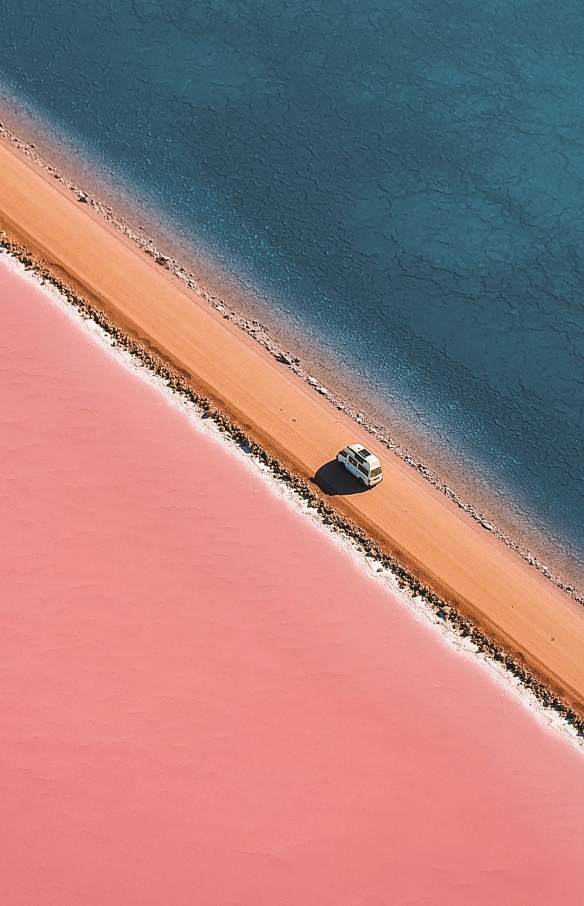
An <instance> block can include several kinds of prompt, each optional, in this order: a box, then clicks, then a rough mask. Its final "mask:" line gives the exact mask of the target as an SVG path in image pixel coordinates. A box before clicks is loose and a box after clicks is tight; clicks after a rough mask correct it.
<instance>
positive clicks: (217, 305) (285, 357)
mask: <svg viewBox="0 0 584 906" xmlns="http://www.w3.org/2000/svg"><path fill="white" fill-rule="evenodd" d="M0 135H3V136H4V137H5V138H7V139H8V141H9V142H10V143H11V144H12V145H13V146H14V147H16V148H18V150H19V151H20V152H21V153H23V154H24V155H25V156H26V157H27V158H29V160H31V161H33V162H34V163H35V164H36V165H37V166H39V167H41V168H42V169H43V170H45V171H46V172H47V173H50V174H51V176H53V178H54V179H56V180H58V181H59V182H60V183H61V184H62V185H64V186H65V187H66V188H67V189H69V190H70V191H71V192H74V193H75V194H76V195H77V198H78V200H79V202H80V203H81V204H87V205H89V206H90V207H91V208H92V209H93V210H94V211H95V212H96V213H97V214H99V215H100V216H101V217H103V218H104V220H106V221H107V223H108V224H110V225H111V226H113V227H114V228H115V229H117V230H118V231H119V232H121V233H123V235H124V236H126V238H127V239H129V240H130V241H131V242H133V243H134V244H135V245H137V246H138V247H139V248H140V249H142V251H144V252H146V254H147V255H149V256H150V257H151V258H153V259H154V260H155V261H156V263H157V264H159V265H160V266H161V267H164V268H165V269H166V270H168V271H170V272H171V273H172V274H173V275H174V276H175V277H177V278H178V279H179V280H180V281H181V282H182V283H183V284H184V285H185V286H186V287H188V288H189V289H190V290H192V291H193V292H194V293H196V295H197V296H198V297H199V298H200V299H202V300H204V301H205V302H206V303H207V304H208V305H211V306H212V307H213V308H214V309H215V310H216V311H218V312H220V313H221V314H222V315H223V317H224V318H225V319H226V320H229V321H230V322H231V323H232V324H233V325H234V326H236V327H238V328H239V329H240V330H242V331H244V332H245V333H246V334H247V335H248V336H249V337H251V338H252V339H253V340H255V341H256V342H257V343H258V344H259V345H260V346H262V347H263V348H264V349H265V350H266V351H267V352H269V353H270V355H272V356H273V357H274V358H275V359H276V360H277V361H278V362H281V363H282V364H284V365H286V366H287V367H289V368H290V370H291V371H293V372H294V373H295V374H296V375H297V376H298V377H299V378H301V379H302V380H303V381H305V382H306V383H307V384H308V385H309V386H311V387H312V388H313V389H314V390H316V391H317V392H318V393H320V394H321V395H323V396H326V398H327V399H328V400H330V402H331V403H332V404H333V405H334V406H335V407H336V408H337V409H338V410H339V411H340V412H344V413H345V414H346V415H348V416H349V417H350V418H352V419H353V421H354V422H355V423H356V424H358V425H359V427H360V428H361V429H362V430H364V431H367V433H368V434H371V435H372V436H374V437H375V438H376V440H378V441H379V442H380V443H381V444H382V445H383V446H384V447H385V448H386V449H387V450H390V451H391V452H392V453H394V454H395V455H396V456H398V457H399V458H400V459H401V460H402V461H403V462H405V463H407V464H408V465H409V466H410V467H411V468H413V469H415V470H416V471H417V472H418V474H419V475H421V476H422V477H423V478H424V479H425V480H426V481H428V482H429V483H430V484H431V485H432V486H433V487H434V488H436V489H437V490H438V491H440V492H441V493H442V494H444V495H445V496H446V497H448V498H450V500H452V501H453V503H455V504H456V506H457V507H459V509H461V510H464V512H465V513H467V514H468V515H469V516H470V517H471V518H472V519H474V520H475V522H477V523H478V524H479V525H480V526H482V528H484V529H485V530H486V531H488V532H491V534H493V535H494V536H495V537H496V538H498V539H499V540H500V541H502V542H503V543H504V544H505V545H506V546H507V547H508V548H510V549H511V550H513V551H515V553H517V554H518V555H519V556H520V557H522V558H523V560H525V561H526V562H527V563H529V564H530V566H533V567H534V568H535V569H537V570H538V571H539V572H541V573H542V574H543V575H544V576H545V577H546V578H547V579H548V580H549V581H550V582H553V584H554V585H556V586H557V587H558V588H561V589H562V591H564V592H565V593H566V594H567V595H569V596H570V597H571V598H572V599H573V600H575V601H577V602H578V603H579V604H582V605H584V594H583V593H581V592H580V591H579V590H578V589H577V588H576V587H575V586H574V585H572V584H570V583H569V582H566V581H564V579H562V577H561V576H559V575H556V574H555V573H553V572H552V571H551V570H550V569H549V567H548V566H547V565H546V564H544V563H543V562H542V561H541V560H540V559H538V557H536V556H535V555H534V554H532V553H531V551H530V550H529V549H528V548H527V547H525V546H524V545H522V544H520V543H518V542H517V541H514V540H513V539H512V538H511V537H510V536H509V535H508V534H507V533H506V532H504V531H502V530H501V529H500V528H499V527H498V526H497V525H495V523H494V522H493V521H492V520H490V519H487V517H486V516H485V515H484V514H483V513H481V512H480V511H479V510H477V509H476V507H475V506H473V504H472V503H468V502H466V501H465V500H463V499H462V497H461V496H460V495H459V494H457V492H456V491H455V490H454V489H453V488H451V487H450V486H449V485H448V484H446V483H445V482H444V481H442V480H441V479H440V478H439V477H438V476H437V475H436V474H435V473H434V472H433V471H432V470H431V469H430V468H428V466H426V465H425V464H424V463H422V462H420V461H419V460H418V459H417V458H416V457H414V456H412V455H411V454H410V452H409V451H408V450H407V449H406V448H405V447H403V446H402V445H401V444H399V443H397V442H396V441H395V440H394V439H392V437H391V434H390V431H389V429H388V427H387V426H386V425H379V424H373V423H372V422H370V421H368V419H367V416H366V415H365V413H364V412H363V411H362V410H361V409H359V408H358V407H356V406H353V405H347V404H346V403H345V402H344V401H343V400H342V399H340V398H339V397H338V396H336V395H335V394H334V393H333V392H331V391H330V390H329V389H327V388H326V387H323V386H322V384H321V383H320V381H319V380H317V378H315V377H314V376H313V375H311V374H310V373H309V372H308V371H306V369H305V368H303V366H302V363H301V361H300V359H299V358H298V357H297V356H294V355H292V354H290V353H289V352H287V351H286V350H285V349H284V348H282V346H281V345H280V344H279V343H278V342H276V341H275V340H274V339H273V338H272V337H271V336H270V334H269V331H268V330H267V329H266V327H265V326H264V325H263V324H262V323H261V322H260V321H258V320H256V319H249V318H244V317H242V316H241V315H239V314H238V313H237V312H236V311H234V310H233V307H232V304H231V303H230V304H227V303H226V302H225V301H224V300H223V299H221V298H220V297H218V296H217V295H215V294H213V293H211V292H209V291H208V290H207V289H206V288H205V287H204V285H203V284H202V283H201V281H200V279H199V278H198V277H197V276H196V275H195V274H193V273H190V272H188V271H187V270H186V269H185V268H184V267H182V266H181V265H180V264H179V262H178V261H177V260H176V259H175V258H173V257H170V256H168V255H164V254H162V253H161V252H160V251H159V249H158V248H157V247H156V245H155V243H154V242H153V240H152V239H150V238H149V237H147V236H144V235H143V234H142V233H140V232H136V230H134V229H132V228H131V227H130V226H129V225H128V223H127V222H126V221H125V220H124V219H123V218H121V217H119V216H118V215H117V214H116V213H115V212H114V210H113V209H112V207H111V206H110V205H105V204H102V203H101V202H100V201H99V199H98V198H96V197H95V196H94V195H92V194H90V193H89V192H86V191H85V190H83V189H82V188H80V187H79V186H78V185H77V184H76V183H75V182H73V181H71V180H70V179H68V178H67V177H66V176H65V175H64V174H62V173H61V172H59V170H58V169H57V168H56V167H54V166H53V165H52V164H48V163H47V162H46V161H45V160H44V159H43V157H42V156H41V155H40V154H39V153H38V151H37V150H36V148H35V146H34V143H29V142H26V141H24V140H22V139H21V138H20V137H19V136H18V135H17V134H16V133H15V132H13V131H12V130H10V129H8V128H7V127H6V125H4V124H3V123H1V122H0ZM0 236H1V234H0Z"/></svg>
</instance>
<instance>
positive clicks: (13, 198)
mask: <svg viewBox="0 0 584 906" xmlns="http://www.w3.org/2000/svg"><path fill="white" fill-rule="evenodd" d="M0 227H1V228H3V229H4V230H6V232H7V233H8V234H9V235H10V236H11V237H13V238H14V239H16V240H17V241H20V242H22V243H23V244H25V245H26V246H27V247H28V248H29V249H30V250H31V252H33V253H34V254H37V255H38V256H39V257H42V258H44V259H46V260H47V261H48V262H49V263H50V265H51V266H52V267H53V269H54V270H55V271H57V272H58V273H59V274H60V275H61V276H63V277H64V278H65V279H66V280H67V281H68V282H69V283H70V284H72V285H74V286H75V287H76V288H78V289H79V290H80V292H82V293H83V294H84V295H85V296H86V297H88V298H90V299H91V300H92V301H94V302H96V303H97V304H98V305H99V306H100V307H101V308H102V309H104V310H105V311H106V312H107V313H108V314H109V315H110V316H111V317H112V319H113V320H115V321H116V323H117V324H118V325H119V326H120V327H121V328H123V329H125V330H126V331H128V332H130V333H131V334H133V335H134V336H136V337H139V338H140V339H141V340H142V341H143V342H144V343H145V344H147V345H149V346H151V347H152V348H154V349H156V350H157V351H159V352H160V353H161V354H162V355H164V356H165V357H166V358H167V359H169V360H170V361H172V363H173V364H174V365H175V366H177V367H178V368H179V369H181V370H182V371H183V373H186V374H188V376H189V378H190V380H191V382H192V383H193V385H194V386H195V387H196V388H197V389H199V390H201V391H202V392H204V393H205V394H206V395H208V396H209V397H210V398H212V399H213V400H214V401H215V402H216V403H217V404H218V405H220V406H221V408H222V409H223V410H224V411H225V412H226V413H227V414H228V415H230V416H231V417H232V418H234V419H235V420H237V421H238V422H239V423H240V424H241V425H242V426H244V427H245V428H246V430H247V431H248V432H249V433H250V435H251V436H253V437H254V439H255V440H257V441H258V442H259V443H261V444H262V445H264V446H265V447H266V448H267V449H268V450H269V451H270V452H272V453H274V454H275V455H277V456H278V457H279V458H281V459H282V460H284V461H285V462H286V463H287V464H289V465H290V466H291V467H292V468H294V469H295V470H296V471H297V472H298V473H299V474H300V475H302V476H304V477H307V478H312V477H313V476H314V475H315V474H316V473H318V474H319V476H320V482H321V486H322V487H323V488H325V489H328V490H329V492H332V494H331V498H330V499H331V502H332V503H333V504H334V505H335V506H336V507H338V509H339V510H341V511H342V512H343V513H345V514H346V515H348V516H350V517H351V518H352V519H353V520H354V521H355V522H357V523H358V524H360V525H361V526H363V528H365V529H366V530H367V531H368V532H369V533H370V534H371V535H373V536H374V537H375V538H376V540H378V541H380V542H381V543H382V544H383V546H384V547H385V548H386V549H387V550H388V551H390V552H391V553H393V554H394V555H396V556H397V557H398V558H399V559H400V560H401V561H402V562H403V563H404V565H406V566H407V567H408V568H409V569H410V570H411V571H412V572H413V573H414V574H416V575H417V576H418V577H419V578H420V579H422V580H423V581H425V582H426V583H427V584H429V585H430V586H431V587H432V588H433V589H434V590H435V591H437V592H438V593H439V594H441V595H442V596H444V597H445V598H446V599H448V600H451V601H453V602H455V603H456V604H457V605H458V607H460V608H461V609H462V610H463V611H465V612H466V613H468V614H469V615H471V616H472V617H473V618H474V619H475V620H477V621H478V622H479V624H480V625H481V627H482V628H483V629H484V631H485V632H486V633H487V634H488V635H490V636H491V637H492V638H493V639H494V640H496V641H498V642H499V643H502V644H504V645H505V646H506V647H507V648H508V649H510V650H511V651H513V652H515V653H517V654H519V655H520V656H521V657H523V658H524V659H525V662H526V664H527V665H528V666H529V667H531V668H532V669H533V670H535V671H536V672H537V673H538V674H539V675H540V676H542V677H543V678H545V679H546V681H547V682H548V683H549V685H550V686H551V687H552V688H554V689H556V690H558V691H560V692H561V693H562V695H563V697H564V699H565V700H568V701H570V702H571V703H572V704H573V706H574V707H576V708H577V709H578V710H579V711H580V712H581V713H584V611H582V609H581V608H580V607H579V606H578V605H577V604H576V603H574V602H573V601H572V600H571V599H570V598H568V596H567V595H565V594H563V593H562V592H561V591H560V590H558V589H557V588H556V587H555V586H553V585H552V584H551V583H550V582H548V581H547V580H546V579H545V578H544V577H543V576H542V575H541V574H539V573H538V572H536V571H535V570H534V569H532V568H530V567H529V566H528V565H527V564H526V563H525V562H524V561H523V560H521V559H520V558H519V557H517V556H516V555H515V554H513V552H511V551H510V550H509V549H508V548H506V547H505V546H504V545H503V544H502V543H500V542H499V541H498V540H497V539H496V538H494V537H493V536H492V535H490V534H489V532H488V531H487V530H485V529H483V528H481V527H480V526H479V525H478V524H477V523H475V522H473V520H471V519H470V518H469V517H467V516H466V515H465V514H464V513H463V512H461V511H460V510H458V509H457V508H456V507H455V506H454V504H451V503H450V502H449V501H448V500H447V498H445V497H443V496H442V495H441V494H439V492H437V491H435V490H434V489H433V488H432V487H431V486H430V485H429V484H428V483H427V482H425V481H424V480H423V479H422V478H421V477H420V476H419V475H418V474H417V473H415V472H414V471H413V470H412V469H410V468H408V467H407V466H406V465H405V464H404V463H402V462H401V461H400V460H399V459H398V458H397V457H393V456H392V455H391V454H388V452H387V451H386V450H384V449H383V448H382V447H378V446H377V445H376V444H375V443H374V442H372V441H370V439H369V437H368V436H367V437H366V438H360V437H359V436H358V435H359V432H358V430H357V428H356V426H355V424H354V423H353V422H351V421H350V420H349V419H348V418H345V417H344V416H343V415H342V414H340V413H339V412H338V411H337V410H335V409H334V408H333V407H332V406H331V405H330V404H329V403H328V402H327V401H326V400H325V399H323V398H321V397H319V396H318V394H317V393H316V392H314V391H312V390H311V389H310V388H308V387H307V386H306V385H305V384H303V383H302V381H300V380H299V379H298V378H297V377H296V376H295V375H293V374H291V373H290V371H289V370H288V369H287V368H286V366H285V365H281V364H279V363H277V362H275V360H274V359H273V358H271V357H270V356H269V355H268V354H267V353H265V352H264V351H263V350H262V349H261V348H260V347H258V346H257V345H256V344H255V343H254V342H253V341H252V340H251V339H250V338H248V337H246V336H245V335H244V334H243V333H242V332H241V331H239V330H237V329H236V328H234V327H233V326H232V325H231V324H229V323H228V322H227V321H225V320H224V319H223V318H222V317H221V316H220V314H218V313H217V312H216V311H214V310H212V309H211V308H210V307H209V306H206V305H204V304H200V303H199V302H198V301H197V298H196V296H195V295H194V294H193V293H191V292H189V291H188V290H187V289H185V288H184V287H183V285H182V284H181V283H180V282H179V281H178V280H176V279H175V278H174V277H173V276H172V275H171V274H169V273H168V272H167V271H166V270H165V269H164V268H161V267H160V266H159V265H157V264H156V263H155V262H154V261H153V260H152V259H150V258H148V256H147V255H145V254H144V253H143V252H141V251H140V250H138V249H137V248H136V246H134V245H133V244H132V243H130V242H129V241H128V240H126V239H125V237H123V236H122V235H121V234H120V233H119V232H117V231H116V230H114V228H113V227H111V226H109V225H108V224H107V223H106V222H105V221H104V220H103V219H101V218H100V217H99V215H97V214H96V213H95V212H93V211H92V210H91V209H90V208H89V207H88V206H87V205H84V204H80V203H79V202H78V200H77V196H76V195H75V194H74V193H72V192H70V191H68V190H67V189H66V188H65V187H63V186H62V185H61V184H60V183H59V182H58V181H57V180H55V179H52V178H51V177H50V175H49V174H48V173H46V172H44V171H42V170H41V169H40V168H39V167H38V166H36V165H35V164H32V163H31V162H29V161H28V160H27V159H26V158H25V157H24V155H22V154H21V153H19V152H17V151H16V150H15V149H14V148H13V147H12V146H10V145H9V144H8V142H7V141H5V140H1V141H0ZM355 440H362V442H363V443H366V444H367V446H368V447H370V448H371V449H372V450H373V451H374V452H375V453H377V454H378V455H379V457H380V459H381V460H382V463H383V466H384V472H385V479H384V482H383V483H382V485H380V486H379V487H377V488H376V489H374V490H373V491H370V492H366V491H364V492H362V493H347V492H348V491H351V490H354V488H355V486H351V487H349V486H348V485H347V484H346V483H343V482H344V476H343V474H342V473H341V472H339V471H337V468H336V466H334V465H327V464H328V463H331V462H332V460H333V459H334V456H335V454H336V452H337V451H338V450H339V449H340V448H341V447H343V446H345V444H346V443H349V442H352V441H355ZM335 491H336V492H337V493H334V492H335Z"/></svg>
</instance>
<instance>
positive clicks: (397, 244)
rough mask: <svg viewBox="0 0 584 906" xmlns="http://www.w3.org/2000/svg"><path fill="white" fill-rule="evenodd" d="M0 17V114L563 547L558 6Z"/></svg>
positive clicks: (578, 11) (148, 4) (573, 81)
mask: <svg viewBox="0 0 584 906" xmlns="http://www.w3.org/2000/svg"><path fill="white" fill-rule="evenodd" d="M2 18H3V27H2V31H1V33H0V60H1V63H0V66H1V72H2V74H3V77H4V78H5V80H6V81H7V83H9V84H10V85H11V86H12V88H13V89H14V91H15V92H16V93H17V94H19V95H20V96H21V97H25V98H27V99H28V100H29V101H30V102H31V103H32V104H33V105H34V106H35V107H36V108H37V109H38V110H39V111H40V112H42V113H43V114H46V115H47V116H49V117H50V118H51V119H52V120H53V121H56V122H59V123H61V125H62V126H63V128H64V129H66V130H67V131H68V132H69V133H71V134H75V135H76V136H77V137H78V138H79V139H80V140H81V141H82V142H83V143H84V144H85V146H86V147H87V148H88V149H90V150H91V153H92V154H93V155H94V156H95V157H96V158H98V159H99V160H101V161H103V162H105V163H106V164H107V165H109V166H111V167H113V168H114V170H116V171H117V172H119V173H121V174H123V176H124V177H125V178H126V179H127V180H128V181H129V182H131V183H132V184H133V185H134V186H135V187H137V189H138V190H143V191H144V192H145V193H147V194H148V195H149V196H150V197H153V198H154V199H155V201H156V202H157V203H158V204H159V205H160V207H161V208H163V209H164V210H165V211H166V213H167V215H168V216H170V217H172V218H173V219H174V222H175V223H176V224H179V225H180V228H181V229H182V230H183V231H184V232H185V233H186V234H188V235H189V236H191V237H192V238H193V239H195V240H196V241H201V242H204V243H205V244H207V245H208V246H209V247H210V248H212V249H213V250H214V251H215V252H216V253H217V255H218V257H219V258H221V259H223V260H225V261H228V262H229V263H230V264H231V265H233V266H235V267H236V268H239V269H240V270H241V271H242V273H243V272H245V273H246V274H247V275H248V276H250V279H252V280H253V281H255V282H256V283H257V284H258V285H259V286H262V287H263V288H264V289H265V290H266V292H268V294H271V295H272V298H273V299H274V305H276V306H277V308H278V310H279V311H280V312H282V313H285V314H286V315H287V316H288V317H289V318H290V319H291V320H292V321H293V323H294V324H296V325H297V326H299V327H300V328H302V329H303V330H305V331H308V332H309V333H310V334H311V335H312V337H313V339H314V341H315V342H316V343H319V344H321V345H322V344H325V345H327V346H328V348H329V349H330V352H331V354H333V355H338V356H339V357H340V358H342V360H343V361H344V362H345V363H347V365H348V367H350V368H352V369H354V370H355V371H356V372H357V373H358V374H359V375H361V376H363V377H364V378H365V380H366V381H370V382H371V384H372V385H374V386H375V387H377V388H379V389H380V391H381V393H382V395H384V396H385V397H386V398H388V399H390V398H391V400H392V403H393V404H394V405H396V404H397V405H398V407H401V408H402V409H403V411H404V413H405V414H406V415H407V416H408V417H409V418H411V419H412V420H414V421H417V422H418V424H420V425H421V426H423V428H424V430H425V431H427V432H429V433H430V434H433V435H434V436H435V438H436V443H437V444H439V445H441V446H442V448H443V449H446V450H448V449H450V450H451V452H453V453H454V452H455V451H459V452H462V454H463V455H464V456H466V457H469V458H470V459H471V461H472V462H474V463H475V464H476V465H477V467H478V468H479V469H480V470H482V472H483V473H484V474H485V476H486V480H487V481H488V482H491V483H492V485H493V487H499V488H501V489H507V492H508V494H509V495H510V496H511V497H513V498H514V499H515V500H517V501H518V502H519V503H520V504H521V505H523V506H524V507H527V509H528V510H529V511H530V512H531V513H532V514H533V517H534V519H539V520H543V521H544V522H545V523H547V525H548V527H549V529H550V531H552V532H555V533H556V534H558V535H559V536H560V537H563V539H564V541H565V542H566V543H567V542H570V543H571V544H572V545H573V547H574V549H575V550H578V549H579V548H580V549H581V546H582V542H583V541H584V486H583V479H584V475H583V472H582V464H581V463H582V459H581V449H582V446H583V441H584V419H583V417H582V416H583V401H584V393H583V389H584V388H583V381H582V375H583V367H582V366H583V357H582V340H583V333H584V306H583V304H582V285H583V269H584V252H583V245H582V238H583V234H582V225H581V221H582V210H583V209H584V186H583V183H582V172H583V164H584V153H583V148H584V142H583V139H584V129H583V120H584V60H583V54H584V51H583V50H582V48H583V47H584V12H583V11H582V6H581V4H580V3H578V2H576V0H559V2H558V3H557V4H555V5H554V9H553V15H552V14H551V13H549V12H548V11H547V9H543V8H541V9H540V7H539V6H537V5H536V6H534V4H533V3H532V2H530V0H510V2H505V3H501V2H488V3H482V4H479V5H478V6H477V4H476V3H470V2H469V0H451V2H444V0H440V2H438V0H423V2H417V3H413V4H411V3H408V4H405V3H398V2H395V0H393V2H392V0H382V2H375V0H367V2H365V3H359V4H355V3H349V2H334V3H333V2H329V3H322V2H318V3H317V2H309V0H300V2H296V3H283V2H281V0H267V2H259V0H256V2H251V0H240V2H236V0H232V2H228V0H218V2H215V3H190V2H188V3H187V2H181V0H170V2H165V3H158V2H152V0H132V2H130V0H117V2H115V3H112V2H109V3H93V4H83V5H80V4H78V3H73V2H72V0H61V2H59V3H56V2H48V3H47V2H43V3H40V2H38V0H6V3H5V4H4V5H3V17H2ZM396 401H397V403H396Z"/></svg>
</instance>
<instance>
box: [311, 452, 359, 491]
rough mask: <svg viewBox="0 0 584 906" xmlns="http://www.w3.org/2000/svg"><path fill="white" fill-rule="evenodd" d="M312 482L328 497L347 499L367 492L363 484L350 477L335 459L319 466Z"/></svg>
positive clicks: (352, 476)
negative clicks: (351, 495) (352, 495)
mask: <svg viewBox="0 0 584 906" xmlns="http://www.w3.org/2000/svg"><path fill="white" fill-rule="evenodd" d="M312 480H313V482H314V483H315V485H316V486H317V487H319V488H320V490H321V491H322V492H323V493H324V494H328V496H329V497H347V496H348V495H350V494H362V493H363V492H364V491H366V490H367V488H366V487H365V485H364V484H363V482H361V481H359V479H358V478H355V476H354V475H351V473H350V472H348V471H347V470H346V469H345V467H344V466H342V465H341V464H340V462H339V461H338V460H337V459H331V461H330V462H327V463H325V464H324V466H321V467H320V469H319V470H318V471H317V472H316V474H315V476H314V478H313V479H312Z"/></svg>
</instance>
